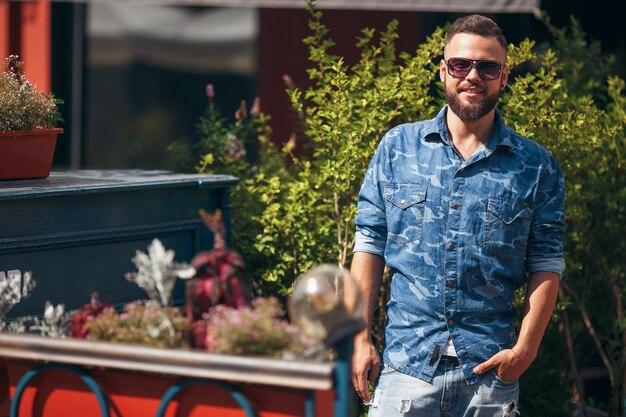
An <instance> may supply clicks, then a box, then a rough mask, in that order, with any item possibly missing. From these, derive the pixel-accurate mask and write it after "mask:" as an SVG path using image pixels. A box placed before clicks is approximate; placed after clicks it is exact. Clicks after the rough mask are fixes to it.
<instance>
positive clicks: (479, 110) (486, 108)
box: [445, 85, 500, 123]
mask: <svg viewBox="0 0 626 417" xmlns="http://www.w3.org/2000/svg"><path fill="white" fill-rule="evenodd" d="M460 90H462V88H461V86H460V85H459V86H458V87H457V89H456V90H452V91H450V89H449V88H448V86H447V85H446V86H445V92H446V102H447V103H448V106H450V109H451V110H452V112H453V113H454V114H456V115H457V116H458V117H459V119H461V120H463V121H464V122H465V123H473V122H475V121H477V120H479V119H480V118H481V117H483V116H484V115H486V114H487V113H489V112H490V111H491V110H493V109H494V108H495V107H496V103H497V102H498V99H499V98H500V90H498V92H497V93H494V94H491V95H487V96H486V97H485V98H483V99H482V100H480V101H477V102H474V103H472V104H467V103H462V102H461V99H460V97H459V94H460ZM483 91H484V89H483Z"/></svg>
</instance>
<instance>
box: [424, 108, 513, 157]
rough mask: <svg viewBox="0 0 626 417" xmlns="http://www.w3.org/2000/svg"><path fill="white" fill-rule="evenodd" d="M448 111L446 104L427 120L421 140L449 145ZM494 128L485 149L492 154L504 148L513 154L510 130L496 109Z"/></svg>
mask: <svg viewBox="0 0 626 417" xmlns="http://www.w3.org/2000/svg"><path fill="white" fill-rule="evenodd" d="M447 111H448V105H447V104H446V105H445V106H443V108H442V109H441V110H440V111H439V113H438V114H437V116H435V118H434V119H430V120H427V121H426V122H425V126H424V136H423V138H424V139H426V138H429V137H431V138H436V137H438V138H439V139H440V140H441V141H442V142H443V143H445V144H446V145H451V144H452V143H451V141H450V135H449V133H448V125H447V124H446V112H447ZM495 123H496V128H495V129H494V131H493V133H492V134H491V137H490V138H489V140H488V141H487V144H486V145H485V148H487V149H489V150H491V151H492V152H493V151H495V150H496V148H497V147H498V146H502V147H506V148H507V149H508V150H509V151H511V152H515V150H516V146H515V144H514V141H513V137H512V134H511V129H510V128H509V127H508V126H507V125H506V124H505V123H504V120H502V116H501V115H500V112H499V111H498V109H496V115H495Z"/></svg>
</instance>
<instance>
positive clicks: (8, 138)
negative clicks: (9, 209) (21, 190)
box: [0, 128, 63, 180]
mask: <svg viewBox="0 0 626 417" xmlns="http://www.w3.org/2000/svg"><path fill="white" fill-rule="evenodd" d="M61 133H63V129H61V128H55V129H35V130H19V131H11V132H0V180H17V179H27V178H33V179H34V178H48V176H49V175H50V169H51V168H52V158H53V157H54V148H55V146H56V142H57V136H58V135H59V134H61Z"/></svg>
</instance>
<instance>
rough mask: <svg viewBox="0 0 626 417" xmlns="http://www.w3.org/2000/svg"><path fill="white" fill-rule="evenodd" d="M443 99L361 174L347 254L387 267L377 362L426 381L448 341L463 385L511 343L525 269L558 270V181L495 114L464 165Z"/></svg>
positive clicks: (543, 154) (554, 168)
mask: <svg viewBox="0 0 626 417" xmlns="http://www.w3.org/2000/svg"><path fill="white" fill-rule="evenodd" d="M446 111H447V106H446V107H444V108H443V109H442V110H441V111H440V112H439V114H438V115H437V117H436V118H434V119H432V120H428V121H422V122H417V123H409V124H404V125H400V126H398V127H396V128H394V129H392V130H390V131H389V132H387V134H386V135H385V136H384V137H383V139H382V140H381V142H380V144H379V146H378V149H377V150H376V153H375V154H374V157H373V159H372V161H371V163H370V166H369V168H368V170H367V172H366V174H365V179H364V181H363V185H362V187H361V191H360V194H359V201H358V215H357V216H356V220H355V223H356V238H355V247H354V251H355V252H369V253H373V254H376V255H380V256H383V257H384V259H385V263H386V264H387V266H388V267H389V268H390V269H391V272H392V282H391V289H390V300H389V302H388V304H387V318H388V322H387V326H386V329H385V346H384V352H383V361H384V362H385V364H387V365H389V366H391V367H392V368H395V369H397V370H398V371H400V372H403V373H405V374H408V375H411V376H414V377H416V378H420V379H423V380H426V381H429V380H431V379H432V378H433V374H434V372H435V369H436V368H437V364H438V362H439V359H440V356H441V352H442V350H443V347H444V346H445V344H446V341H447V340H448V338H449V337H450V338H451V341H452V343H453V345H454V348H455V350H456V352H457V356H458V358H459V362H460V364H461V366H462V368H463V372H464V375H465V378H466V381H467V383H469V384H471V383H475V382H477V381H478V380H479V377H478V376H476V375H475V374H474V373H473V372H472V369H473V368H474V367H475V366H476V365H477V364H479V363H481V362H484V361H485V360H487V359H489V358H490V357H491V356H493V355H494V354H496V353H497V352H499V351H500V350H502V349H507V348H510V347H512V346H513V345H514V344H515V341H516V334H515V328H514V320H515V318H516V316H517V311H516V308H515V307H514V305H513V295H514V292H515V290H516V289H517V288H519V287H520V286H522V285H524V284H525V283H526V281H527V275H528V274H531V273H533V272H538V271H551V272H555V273H557V274H559V275H561V274H562V272H563V270H564V268H565V262H564V260H563V246H562V241H563V211H564V200H565V187H564V181H563V176H562V174H561V171H560V169H559V166H558V164H557V161H556V160H555V159H554V157H553V156H552V155H551V154H550V153H549V152H548V151H547V150H546V149H545V148H543V147H541V146H540V145H539V144H537V143H535V142H533V141H532V140H530V139H528V138H525V137H523V136H521V135H519V134H518V133H516V132H515V131H513V130H512V129H511V128H509V127H508V126H506V125H505V124H504V122H503V121H502V118H501V116H500V114H499V113H498V112H497V111H496V117H495V123H496V125H495V129H494V132H493V134H492V136H491V137H490V138H489V140H488V141H487V143H486V145H484V146H481V147H480V148H479V149H478V150H477V151H476V152H475V153H474V154H473V155H472V156H471V157H470V158H469V159H467V160H464V159H463V158H462V157H461V156H460V154H459V153H458V151H457V150H456V149H455V148H454V147H453V146H452V141H451V138H450V136H449V133H448V128H447V125H446Z"/></svg>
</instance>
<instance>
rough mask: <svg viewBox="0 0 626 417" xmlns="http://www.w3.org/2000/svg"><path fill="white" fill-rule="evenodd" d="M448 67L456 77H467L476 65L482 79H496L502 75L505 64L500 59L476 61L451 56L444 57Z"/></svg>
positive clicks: (449, 72)
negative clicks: (448, 57)
mask: <svg viewBox="0 0 626 417" xmlns="http://www.w3.org/2000/svg"><path fill="white" fill-rule="evenodd" d="M443 62H445V63H446V66H447V67H448V74H450V75H451V76H453V77H454V78H465V77H467V74H469V73H470V71H472V67H476V71H478V75H479V76H480V78H481V79H482V80H495V79H497V78H498V77H500V72H502V67H503V65H502V64H501V63H499V62H498V61H482V60H478V61H474V60H473V59H467V58H450V59H448V60H447V61H446V60H445V59H444V60H443Z"/></svg>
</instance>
